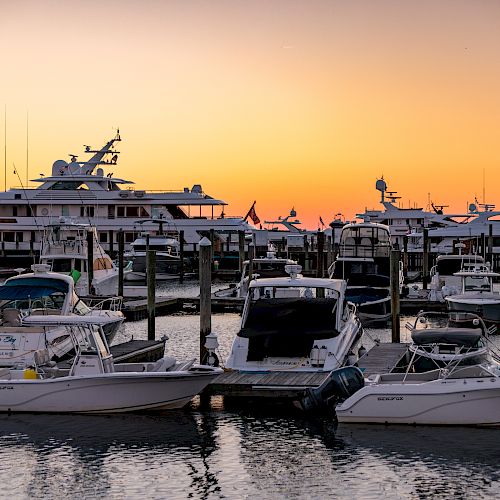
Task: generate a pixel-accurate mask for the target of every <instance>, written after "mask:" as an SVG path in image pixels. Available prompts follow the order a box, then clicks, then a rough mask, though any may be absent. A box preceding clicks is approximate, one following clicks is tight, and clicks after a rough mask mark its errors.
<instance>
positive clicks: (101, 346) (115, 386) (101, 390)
mask: <svg viewBox="0 0 500 500" xmlns="http://www.w3.org/2000/svg"><path fill="white" fill-rule="evenodd" d="M24 321H25V322H26V324H27V325H28V326H31V327H38V328H42V329H44V330H46V329H49V330H52V329H54V327H57V328H64V329H65V330H66V332H67V335H68V338H69V339H70V340H71V342H72V343H73V346H74V350H75V352H76V356H75V358H74V360H73V363H72V365H71V367H70V368H69V369H64V368H59V367H58V366H57V365H55V363H53V362H50V361H47V360H48V355H47V353H46V351H44V350H43V349H42V350H40V351H36V353H35V354H36V355H35V360H34V364H33V366H31V367H29V366H26V365H24V366H22V365H21V366H16V367H14V368H4V369H2V370H0V412H9V413H14V412H36V413H47V412H49V413H56V412H57V413H123V412H130V411H139V410H148V411H153V410H164V409H170V408H181V407H183V406H184V405H186V404H187V403H188V402H189V401H190V400H191V399H192V398H193V396H195V395H197V394H199V393H200V392H201V391H202V390H203V389H204V388H205V387H206V386H207V385H208V384H209V383H210V382H211V381H212V380H214V378H215V377H217V376H218V375H219V374H220V373H221V372H222V370H221V369H220V368H213V367H209V366H202V365H195V364H194V360H191V361H188V362H184V363H178V362H176V360H175V359H174V358H171V357H168V356H165V357H163V358H162V359H160V360H158V361H156V362H154V363H123V364H116V365H115V364H114V362H113V356H112V355H111V354H110V351H109V347H108V344H107V342H106V337H105V336H104V334H103V332H102V328H101V326H102V323H103V322H102V321H101V320H99V319H98V320H96V319H95V318H88V317H64V316H45V317H42V316H31V317H29V318H26V319H25V320H24Z"/></svg>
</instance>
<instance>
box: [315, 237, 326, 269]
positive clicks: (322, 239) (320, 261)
mask: <svg viewBox="0 0 500 500" xmlns="http://www.w3.org/2000/svg"><path fill="white" fill-rule="evenodd" d="M316 238H317V241H318V252H317V257H318V258H317V262H316V277H317V278H323V277H324V275H325V260H324V255H323V253H324V249H325V233H324V232H323V231H318V232H317V234H316Z"/></svg>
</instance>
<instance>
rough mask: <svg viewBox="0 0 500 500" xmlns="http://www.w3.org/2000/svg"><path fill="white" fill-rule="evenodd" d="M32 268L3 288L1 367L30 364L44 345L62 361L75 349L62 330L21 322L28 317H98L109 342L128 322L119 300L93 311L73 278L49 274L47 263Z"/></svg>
mask: <svg viewBox="0 0 500 500" xmlns="http://www.w3.org/2000/svg"><path fill="white" fill-rule="evenodd" d="M32 269H33V272H32V273H28V274H21V275H19V276H13V277H12V278H9V279H8V280H7V281H6V282H5V283H4V284H3V285H2V286H0V366H11V365H12V364H13V363H15V362H18V361H26V362H28V360H30V359H32V357H33V352H34V351H35V350H37V349H40V348H41V347H42V346H43V347H46V348H47V349H48V351H49V355H50V358H53V357H56V358H61V357H63V356H65V355H67V354H68V353H69V352H70V351H71V349H72V348H73V346H72V344H71V343H69V342H65V340H67V334H66V332H65V331H64V330H63V329H61V328H54V329H52V330H48V329H45V330H44V331H43V332H42V330H40V329H36V328H35V329H33V328H31V327H28V326H26V325H24V324H23V323H22V320H23V319H25V318H26V317H28V316H37V317H38V316H46V315H55V314H57V315H60V316H65V317H67V316H84V317H87V319H88V318H93V319H95V318H99V320H100V321H102V322H103V330H104V332H105V334H106V336H107V339H108V341H109V342H111V341H112V339H113V337H114V336H115V335H116V333H117V332H118V330H119V328H120V326H121V324H122V323H123V321H124V319H125V317H124V315H123V313H122V312H121V311H120V304H121V302H120V301H119V300H116V299H109V300H107V301H102V302H101V303H100V304H98V305H97V306H96V307H94V308H92V309H91V308H90V307H88V306H87V305H86V304H85V303H84V302H83V301H82V300H80V299H79V297H78V295H77V294H76V292H75V287H74V281H73V278H72V277H71V276H68V275H64V274H61V273H53V272H49V271H48V266H46V265H44V264H35V265H33V266H32ZM105 302H106V303H105ZM106 306H107V308H106Z"/></svg>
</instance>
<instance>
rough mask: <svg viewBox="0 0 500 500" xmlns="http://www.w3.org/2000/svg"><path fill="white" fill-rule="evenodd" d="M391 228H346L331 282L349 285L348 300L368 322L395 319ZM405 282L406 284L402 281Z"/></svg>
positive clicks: (380, 226) (348, 225)
mask: <svg viewBox="0 0 500 500" xmlns="http://www.w3.org/2000/svg"><path fill="white" fill-rule="evenodd" d="M390 251H391V241H390V233H389V228H388V227H387V226H384V225H382V224H375V223H368V222H365V223H361V224H346V225H345V226H344V227H343V229H342V233H341V236H340V245H339V254H338V256H337V259H336V260H335V262H334V263H333V265H332V266H331V268H330V270H329V274H330V277H331V278H337V279H345V280H346V281H347V289H346V297H347V300H349V301H351V302H353V303H354V304H356V307H357V309H358V315H359V317H360V319H361V320H362V321H364V322H366V321H386V320H387V319H389V318H390V315H391V296H390ZM400 281H402V280H400Z"/></svg>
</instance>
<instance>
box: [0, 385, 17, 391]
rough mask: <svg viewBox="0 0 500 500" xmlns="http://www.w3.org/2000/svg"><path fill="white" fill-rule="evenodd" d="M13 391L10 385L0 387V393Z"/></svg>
mask: <svg viewBox="0 0 500 500" xmlns="http://www.w3.org/2000/svg"><path fill="white" fill-rule="evenodd" d="M4 389H6V390H10V389H14V387H13V386H12V385H0V391H3V390H4Z"/></svg>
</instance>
